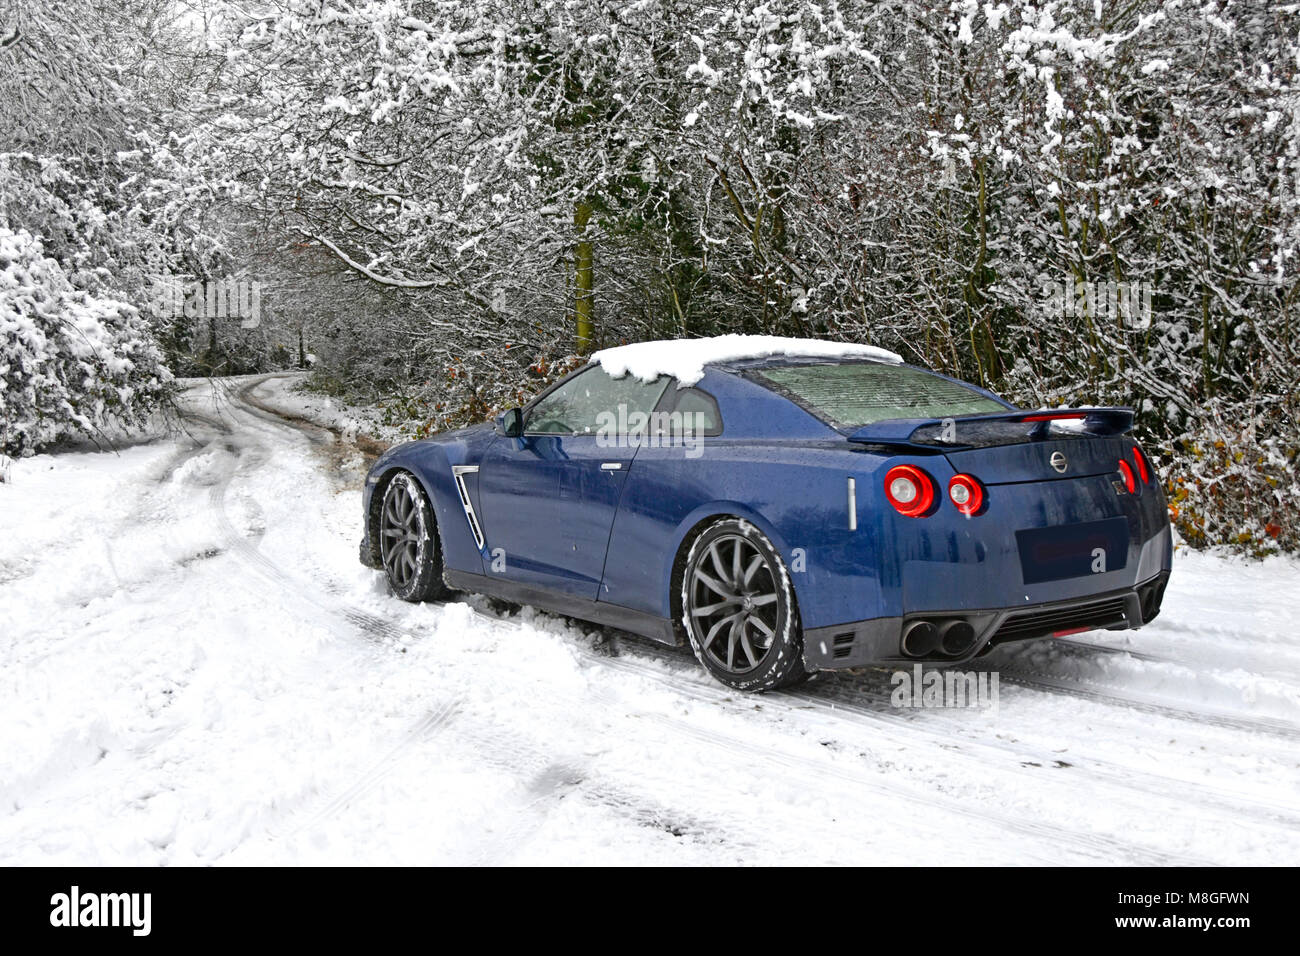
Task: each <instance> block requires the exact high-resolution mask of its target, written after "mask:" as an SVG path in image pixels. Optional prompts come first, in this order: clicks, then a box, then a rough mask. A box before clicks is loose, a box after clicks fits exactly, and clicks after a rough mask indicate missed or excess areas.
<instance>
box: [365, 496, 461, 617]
mask: <svg viewBox="0 0 1300 956" xmlns="http://www.w3.org/2000/svg"><path fill="white" fill-rule="evenodd" d="M379 560H380V563H381V565H382V566H383V569H384V573H385V574H386V575H387V576H388V584H389V586H390V587H392V589H393V593H394V594H396V595H397V596H398V597H399V598H401V599H402V600H403V601H411V602H412V603H419V602H421V601H431V600H435V599H438V598H441V597H444V596H445V595H446V586H445V585H444V584H443V580H442V545H441V542H439V540H438V528H437V525H436V524H435V523H434V520H433V509H432V508H430V507H429V499H428V496H426V495H425V493H424V489H423V488H421V487H420V483H419V482H418V481H416V480H415V476H414V475H412V474H411V473H410V472H405V471H402V472H398V473H397V474H396V475H394V476H393V478H392V480H391V481H389V482H388V485H387V486H386V487H385V489H384V500H383V503H382V504H381V505H380V508H379Z"/></svg>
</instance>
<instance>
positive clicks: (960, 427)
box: [847, 408, 1133, 449]
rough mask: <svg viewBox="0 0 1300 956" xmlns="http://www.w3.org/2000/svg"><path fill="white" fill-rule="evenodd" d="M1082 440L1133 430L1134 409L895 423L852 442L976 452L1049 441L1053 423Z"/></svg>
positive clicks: (865, 430)
mask: <svg viewBox="0 0 1300 956" xmlns="http://www.w3.org/2000/svg"><path fill="white" fill-rule="evenodd" d="M1056 422H1059V423H1061V426H1062V429H1063V430H1065V431H1067V432H1073V433H1075V434H1080V435H1095V436H1098V437H1107V436H1113V435H1123V434H1124V433H1125V432H1128V431H1132V429H1133V409H1131V408H1041V409H1038V410H1037V411H1032V412H1026V411H1009V412H1000V413H996V414H992V415H962V416H954V417H953V418H895V419H891V420H888V421H881V422H874V423H873V424H870V425H866V426H864V427H862V428H859V429H858V430H857V431H854V432H851V433H850V434H849V435H848V436H847V438H848V440H849V441H851V442H859V443H861V444H864V445H891V446H898V447H902V448H924V449H933V448H934V447H935V446H940V447H946V448H973V447H979V446H985V445H1004V444H1014V443H1018V442H1023V441H1038V440H1040V439H1044V438H1047V437H1048V436H1049V432H1050V431H1051V428H1052V424H1053V423H1056Z"/></svg>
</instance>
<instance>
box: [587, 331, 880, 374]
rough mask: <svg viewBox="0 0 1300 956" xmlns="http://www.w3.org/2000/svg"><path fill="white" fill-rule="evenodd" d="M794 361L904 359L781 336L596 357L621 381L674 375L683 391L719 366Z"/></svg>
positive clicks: (669, 343) (637, 346)
mask: <svg viewBox="0 0 1300 956" xmlns="http://www.w3.org/2000/svg"><path fill="white" fill-rule="evenodd" d="M773 355H790V356H799V357H801V358H804V357H810V358H869V359H876V360H878V361H881V362H893V363H897V364H901V363H902V361H903V359H902V357H901V356H899V355H895V354H894V353H893V352H889V351H886V350H885V349H881V348H876V347H875V346H874V345H857V344H854V343H852V342H824V341H822V340H821V339H796V338H787V337H784V336H779V335H718V336H714V337H713V338H708V339H664V340H660V341H656V342H635V343H633V344H632V345H620V346H618V347H617V348H612V349H603V350H602V351H599V352H597V353H596V354H595V355H593V356H592V357H591V360H592V361H593V362H599V363H600V366H601V367H602V368H603V369H604V370H605V371H606V372H608V373H609V374H610V375H613V376H614V377H615V378H619V377H621V376H623V375H626V374H627V373H629V372H631V373H632V374H633V375H635V376H636V377H637V378H639V379H641V380H643V381H647V382H651V381H654V380H655V379H656V378H658V377H659V376H660V375H671V376H673V377H674V378H676V379H677V381H678V384H679V385H681V386H688V385H694V384H695V383H696V382H698V381H699V380H700V379H702V378H703V377H704V366H706V365H711V364H713V363H716V362H735V361H739V360H742V359H756V358H768V357H769V356H773Z"/></svg>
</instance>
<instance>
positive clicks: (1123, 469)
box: [1119, 458, 1138, 495]
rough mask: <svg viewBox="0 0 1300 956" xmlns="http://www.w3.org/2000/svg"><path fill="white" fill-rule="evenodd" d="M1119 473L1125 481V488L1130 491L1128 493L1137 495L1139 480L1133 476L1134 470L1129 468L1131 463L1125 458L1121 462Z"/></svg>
mask: <svg viewBox="0 0 1300 956" xmlns="http://www.w3.org/2000/svg"><path fill="white" fill-rule="evenodd" d="M1119 473H1120V476H1121V477H1122V478H1123V479H1124V487H1125V488H1127V489H1128V493H1129V494H1130V495H1135V494H1137V488H1138V483H1137V478H1135V477H1134V476H1133V469H1132V468H1130V467H1129V463H1128V462H1126V461H1125V460H1124V459H1123V458H1121V459H1120V460H1119Z"/></svg>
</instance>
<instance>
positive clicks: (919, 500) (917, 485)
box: [885, 465, 934, 518]
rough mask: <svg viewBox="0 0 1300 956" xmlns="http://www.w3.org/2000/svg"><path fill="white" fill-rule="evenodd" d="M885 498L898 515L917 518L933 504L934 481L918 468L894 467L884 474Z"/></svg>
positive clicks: (908, 466) (907, 466) (910, 466)
mask: <svg viewBox="0 0 1300 956" xmlns="http://www.w3.org/2000/svg"><path fill="white" fill-rule="evenodd" d="M885 497H886V498H888V499H889V503H890V504H891V505H893V506H894V510H895V511H897V512H898V513H899V514H900V515H903V516H904V517H907V518H917V517H920V516H921V515H923V514H925V513H926V512H927V511H929V510H930V506H931V505H932V504H934V481H933V479H931V478H930V476H929V475H927V474H926V473H925V472H923V471H922V470H921V469H920V468H915V467H913V466H912V465H895V466H894V467H893V468H891V469H889V471H887V472H886V473H885Z"/></svg>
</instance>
